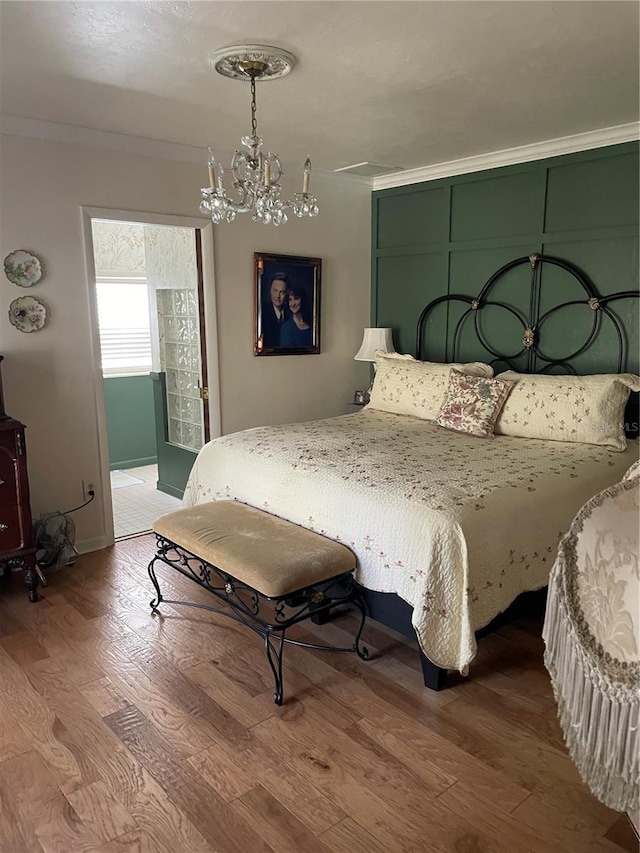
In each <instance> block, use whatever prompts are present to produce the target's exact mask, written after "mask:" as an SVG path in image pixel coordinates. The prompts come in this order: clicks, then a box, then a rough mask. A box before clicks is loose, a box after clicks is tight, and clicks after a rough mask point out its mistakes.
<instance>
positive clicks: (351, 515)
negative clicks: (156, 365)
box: [184, 255, 638, 689]
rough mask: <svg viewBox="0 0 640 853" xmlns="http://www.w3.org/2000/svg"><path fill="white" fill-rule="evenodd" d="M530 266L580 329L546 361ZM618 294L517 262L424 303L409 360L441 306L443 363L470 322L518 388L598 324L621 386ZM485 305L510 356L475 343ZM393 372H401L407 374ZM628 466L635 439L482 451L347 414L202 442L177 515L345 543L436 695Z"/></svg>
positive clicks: (562, 363)
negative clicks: (224, 508) (589, 316)
mask: <svg viewBox="0 0 640 853" xmlns="http://www.w3.org/2000/svg"><path fill="white" fill-rule="evenodd" d="M545 262H546V263H549V264H553V265H556V266H560V267H562V268H563V269H566V270H567V271H568V272H569V273H570V274H571V275H572V276H574V277H576V278H577V280H578V282H579V284H580V285H581V286H582V287H583V288H584V289H585V290H586V294H585V297H584V300H583V301H584V304H585V306H587V310H589V311H592V312H593V315H594V318H595V319H594V327H593V329H592V330H591V332H590V336H589V340H588V341H587V342H586V344H585V345H584V346H582V347H580V348H579V351H574V352H572V353H571V354H570V355H568V356H565V357H564V358H562V359H560V358H555V359H551V358H548V357H546V356H544V355H541V353H540V351H539V348H538V340H539V332H540V328H541V326H542V324H543V321H545V320H547V319H548V317H549V316H551V312H549V311H548V312H547V314H546V315H544V314H542V313H540V312H539V311H538V315H537V321H535V322H534V320H533V319H532V317H533V316H536V315H535V313H534V311H533V308H535V306H537V305H539V304H540V301H539V288H540V278H539V270H540V268H541V265H542V264H543V263H545ZM524 263H526V264H529V265H530V266H531V270H532V275H531V293H532V296H531V303H530V305H531V307H532V312H531V314H529V315H525V314H522V313H520V312H518V311H517V309H515V308H514V307H513V306H509V305H506V304H504V303H498V302H496V301H493V302H492V301H491V299H490V292H491V289H492V287H493V285H494V283H495V282H496V281H498V280H499V278H500V277H501V275H502V274H504V272H505V271H508V270H510V269H512V268H513V267H514V266H517V265H522V264H524ZM632 296H637V294H636V293H635V292H633V291H631V292H628V291H627V292H621V293H620V294H611V295H609V296H607V297H601V296H599V295H598V293H597V291H596V290H595V287H594V286H593V285H592V283H591V282H590V281H589V280H588V279H587V278H586V276H584V274H583V273H581V272H580V271H579V270H577V269H576V268H575V267H573V266H572V265H571V264H569V263H568V262H565V261H562V260H560V259H555V258H548V257H544V256H536V255H534V256H532V257H531V258H519V259H516V260H515V261H513V262H511V263H510V264H508V265H506V266H505V267H503V268H501V270H499V271H498V272H497V273H496V274H494V275H493V276H492V277H491V279H490V280H489V281H488V282H487V284H486V285H485V286H484V287H483V288H482V290H481V291H480V294H479V295H478V296H476V297H468V296H463V295H453V296H447V297H441V298H439V299H437V300H434V301H433V302H431V303H430V304H429V305H427V307H426V308H425V310H424V311H423V312H422V315H421V316H420V319H419V322H418V333H417V334H418V344H417V347H416V350H417V356H418V359H419V360H421V359H422V339H423V334H424V328H425V325H426V324H427V323H428V322H429V319H430V316H431V312H432V310H433V309H435V308H436V307H437V306H438V305H441V304H442V303H443V302H445V301H453V302H455V303H458V304H459V303H461V304H462V306H463V308H464V310H463V311H462V313H460V312H459V313H460V316H459V317H458V320H457V323H456V324H455V326H454V327H453V328H454V330H453V336H452V340H453V352H454V353H455V352H456V348H457V347H458V344H459V337H460V335H461V333H462V330H463V329H464V327H465V324H467V326H469V324H471V326H472V327H473V328H475V331H476V334H477V336H478V338H479V340H480V341H481V343H482V347H483V349H484V351H485V352H488V353H489V354H490V356H491V360H492V361H493V362H494V363H496V364H497V363H498V362H500V363H501V364H502V365H503V366H505V367H508V368H510V367H516V368H519V370H520V371H521V374H520V376H522V374H524V373H527V372H529V373H536V374H545V373H547V374H549V373H552V372H555V371H557V370H561V371H562V372H564V373H565V374H567V375H571V374H573V368H572V364H571V360H572V359H574V358H575V357H576V355H581V354H582V353H583V352H584V351H585V350H586V348H588V346H589V345H590V343H591V341H593V340H595V339H597V337H598V335H597V332H598V329H599V323H600V322H601V318H606V319H607V320H608V321H609V322H611V323H612V324H613V327H614V329H615V332H616V335H615V339H616V340H617V341H618V347H617V352H616V353H613V355H614V356H615V367H616V373H618V374H621V371H622V369H623V367H624V366H625V343H626V341H625V337H624V334H623V331H624V330H623V329H622V328H621V326H620V321H619V319H618V318H617V316H616V315H615V314H614V313H613V312H612V311H611V309H610V308H609V306H608V303H610V302H613V301H615V300H616V299H627V298H630V297H632ZM594 300H595V301H594ZM567 304H569V303H563V304H561V305H559V306H556V308H562V307H566V305H567ZM570 304H572V305H575V304H577V301H572V302H571V303H570ZM488 305H493V306H494V307H495V306H496V305H497V306H498V307H500V306H503V307H504V310H506V311H508V312H509V313H510V315H513V316H515V317H517V319H518V320H519V321H520V322H522V326H523V330H522V339H521V340H522V343H521V347H520V350H519V351H517V352H516V353H515V355H504V354H502V353H500V352H499V351H498V350H497V349H494V348H493V347H492V346H491V344H490V342H489V341H488V340H487V339H486V336H485V335H484V333H483V331H482V326H481V324H480V322H479V321H478V317H479V314H480V311H481V309H482V308H483V307H485V306H488ZM554 310H555V309H554ZM400 361H401V360H400V359H398V362H399V363H400ZM402 366H403V367H406V368H407V369H413V367H412V362H411V363H410V362H405V361H402ZM378 375H380V374H378ZM378 375H377V377H376V382H378ZM505 375H506V374H505ZM621 375H622V374H621ZM624 375H628V374H624ZM521 381H522V380H521ZM523 387H524V386H523V385H522V384H521V385H520V386H519V388H520V391H519V393H520V392H521V391H522V388H523ZM374 390H375V384H374ZM626 395H627V396H628V391H627V392H626ZM373 402H374V399H373V396H372V403H373ZM391 408H392V409H393V406H391ZM401 411H402V409H401ZM507 431H508V430H507ZM516 432H517V430H516ZM525 432H526V431H525ZM543 434H544V433H543ZM637 458H638V442H637V439H636V440H630V441H628V442H627V446H626V448H624V449H621V448H620V447H617V448H614V447H609V446H601V445H599V444H593V443H581V442H579V441H573V440H564V441H559V440H548V439H546V438H531V437H522V436H520V435H509V434H502V435H496V436H495V438H494V439H493V440H491V441H483V440H481V439H478V438H477V437H475V436H470V435H466V434H463V433H460V432H457V431H452V430H450V429H443V428H442V427H441V426H439V425H438V424H436V423H435V422H434V421H433V420H429V419H425V418H423V417H416V416H413V415H411V414H406V413H398V412H396V411H384V410H381V409H380V408H373V407H372V405H369V406H367V407H365V408H364V409H363V410H362V411H360V412H358V413H356V414H352V415H345V416H341V417H337V418H329V419H326V420H320V421H313V422H308V423H299V424H285V425H278V426H270V427H260V428H256V429H250V430H246V431H243V432H240V433H235V434H232V435H228V436H223V437H221V438H218V439H215V440H214V441H212V442H210V443H209V444H207V445H206V446H205V447H204V448H203V449H202V450H201V451H200V454H199V456H198V458H197V460H196V463H195V465H194V467H193V470H192V472H191V476H190V478H189V481H188V483H187V488H186V491H185V495H184V504H185V506H192V505H194V504H197V503H203V502H206V501H211V500H223V499H224V500H229V499H233V500H239V501H242V502H244V503H247V504H250V505H253V506H256V507H258V508H261V509H264V510H266V511H268V512H271V513H273V514H275V515H278V516H281V517H283V518H286V519H287V520H289V521H292V522H295V523H297V524H300V525H302V526H304V527H307V528H309V529H312V530H315V531H317V532H320V533H323V534H324V535H326V536H328V537H330V538H332V539H335V540H337V541H340V542H343V543H345V544H347V545H348V546H349V547H350V548H351V549H352V550H353V551H354V552H355V554H356V556H357V558H358V569H357V580H358V582H359V584H361V586H362V587H363V588H364V589H365V591H366V593H367V596H368V600H369V603H370V609H371V612H372V615H373V616H374V618H376V619H378V620H379V621H382V622H384V623H385V624H389V625H391V626H392V627H395V628H400V629H401V630H402V626H401V624H400V622H399V619H400V621H402V619H405V618H406V615H407V614H410V621H411V626H412V630H414V631H415V634H416V635H417V638H418V642H419V646H420V649H421V652H422V658H423V670H424V673H425V683H427V684H428V686H431V687H434V688H436V689H439V688H440V687H441V686H443V676H444V673H446V671H447V670H449V669H455V670H459V671H461V672H465V671H466V669H467V667H468V666H469V664H470V663H471V662H472V660H473V658H474V656H475V653H476V649H477V645H476V632H478V631H479V629H481V628H482V627H483V626H486V625H487V624H488V623H490V622H491V620H492V619H493V618H494V617H495V616H496V615H497V614H499V613H501V612H503V611H504V610H505V609H506V608H507V607H508V606H509V605H510V604H511V603H512V602H513V601H514V600H515V599H516V598H517V597H518V596H519V595H520V594H521V593H523V592H525V591H531V590H538V589H541V588H543V587H545V586H546V584H547V582H548V576H549V572H550V569H551V567H552V565H553V562H554V559H555V554H556V550H557V546H558V541H559V539H560V537H561V535H562V534H563V533H564V531H566V529H567V528H568V527H569V525H570V523H571V520H572V518H573V516H574V515H575V513H576V511H577V510H578V509H579V507H580V506H582V504H583V503H585V502H586V500H588V499H589V498H590V497H591V496H592V495H593V494H596V493H597V492H599V491H601V490H602V489H603V488H605V487H607V486H608V485H610V484H611V483H614V482H616V481H617V480H619V479H620V478H621V477H622V475H623V474H624V472H625V471H626V470H627V469H628V468H629V467H630V465H631V464H632V463H633V462H634V461H635V460H636V459H637ZM398 614H400V616H399V615H398Z"/></svg>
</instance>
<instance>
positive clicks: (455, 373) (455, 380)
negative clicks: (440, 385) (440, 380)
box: [436, 369, 515, 438]
mask: <svg viewBox="0 0 640 853" xmlns="http://www.w3.org/2000/svg"><path fill="white" fill-rule="evenodd" d="M514 385H515V382H511V381H510V380H508V379H485V378H483V377H481V376H469V375H467V374H465V373H461V372H460V371H459V370H455V369H452V370H451V372H450V374H449V385H448V386H447V391H446V393H445V397H444V400H443V402H442V406H441V407H440V412H439V413H438V417H437V418H436V423H437V424H440V426H443V427H446V428H447V429H453V430H456V431H457V432H465V433H467V434H468V435H477V436H478V437H479V438H493V426H494V424H495V422H496V421H497V420H498V415H499V414H500V411H501V410H502V407H503V406H504V403H505V400H506V399H507V397H508V396H509V393H510V391H511V389H512V388H513V386H514Z"/></svg>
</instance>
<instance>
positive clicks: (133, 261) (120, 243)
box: [91, 219, 145, 275]
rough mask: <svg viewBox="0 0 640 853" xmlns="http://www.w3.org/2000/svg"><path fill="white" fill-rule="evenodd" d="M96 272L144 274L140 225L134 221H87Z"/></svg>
mask: <svg viewBox="0 0 640 853" xmlns="http://www.w3.org/2000/svg"><path fill="white" fill-rule="evenodd" d="M91 229H92V231H93V255H94V258H95V264H96V274H97V275H113V274H114V273H121V274H125V273H129V274H131V273H134V274H135V275H140V274H142V275H144V272H145V258H144V229H145V226H144V225H141V224H140V223H138V222H100V221H99V220H95V219H94V220H93V221H92V222H91Z"/></svg>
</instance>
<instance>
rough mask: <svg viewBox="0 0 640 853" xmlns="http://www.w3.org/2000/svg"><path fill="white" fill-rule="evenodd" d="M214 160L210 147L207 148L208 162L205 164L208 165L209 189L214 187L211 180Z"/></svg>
mask: <svg viewBox="0 0 640 853" xmlns="http://www.w3.org/2000/svg"><path fill="white" fill-rule="evenodd" d="M215 162H216V161H215V160H214V157H213V152H212V151H211V149H209V162H208V163H207V166H208V169H209V186H210V187H211V189H213V188H214V186H215V183H214V180H213V175H214V171H213V170H214V167H215Z"/></svg>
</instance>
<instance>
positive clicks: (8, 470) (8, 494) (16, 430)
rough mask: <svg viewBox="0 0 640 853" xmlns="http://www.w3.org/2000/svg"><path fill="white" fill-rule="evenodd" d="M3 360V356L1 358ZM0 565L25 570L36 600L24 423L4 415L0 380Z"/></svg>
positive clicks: (6, 570)
mask: <svg viewBox="0 0 640 853" xmlns="http://www.w3.org/2000/svg"><path fill="white" fill-rule="evenodd" d="M0 361H2V356H0ZM0 566H1V567H2V568H3V570H4V574H5V575H8V574H9V573H10V572H11V569H13V568H22V569H24V579H25V581H26V584H27V586H28V588H29V601H37V600H38V594H37V592H36V589H37V587H38V574H37V569H36V548H35V543H34V541H33V529H32V522H31V506H30V504H29V479H28V476H27V448H26V444H25V440H24V424H21V423H20V421H17V420H15V418H10V417H9V416H8V415H6V414H5V412H4V404H3V398H2V378H1V377H0Z"/></svg>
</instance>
